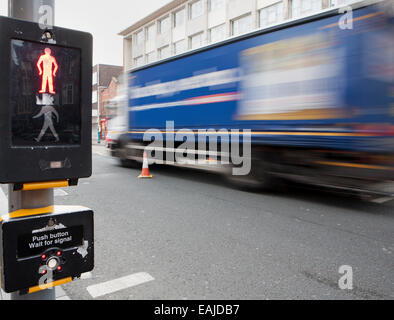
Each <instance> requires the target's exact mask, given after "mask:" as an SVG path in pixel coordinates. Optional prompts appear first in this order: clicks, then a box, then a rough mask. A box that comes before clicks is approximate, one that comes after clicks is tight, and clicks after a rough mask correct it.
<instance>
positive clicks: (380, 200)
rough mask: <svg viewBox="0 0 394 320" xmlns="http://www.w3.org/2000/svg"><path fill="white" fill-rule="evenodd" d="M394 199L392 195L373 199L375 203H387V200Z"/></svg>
mask: <svg viewBox="0 0 394 320" xmlns="http://www.w3.org/2000/svg"><path fill="white" fill-rule="evenodd" d="M393 199H394V198H392V197H382V198H377V199H373V200H371V201H372V202H374V203H379V204H382V203H385V202H389V201H391V200H393Z"/></svg>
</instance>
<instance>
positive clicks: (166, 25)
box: [158, 17, 171, 34]
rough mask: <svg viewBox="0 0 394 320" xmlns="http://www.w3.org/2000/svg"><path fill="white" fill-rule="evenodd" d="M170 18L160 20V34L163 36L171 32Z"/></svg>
mask: <svg viewBox="0 0 394 320" xmlns="http://www.w3.org/2000/svg"><path fill="white" fill-rule="evenodd" d="M170 26H171V25H170V17H166V18H164V19H161V20H159V24H158V33H159V34H163V33H166V32H168V31H169V30H170Z"/></svg>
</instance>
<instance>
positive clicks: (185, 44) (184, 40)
mask: <svg viewBox="0 0 394 320" xmlns="http://www.w3.org/2000/svg"><path fill="white" fill-rule="evenodd" d="M181 42H182V43H184V45H183V50H181V51H179V52H178V51H177V50H176V47H177V44H180V43H181ZM186 51H187V41H186V39H182V40H179V41H177V42H174V54H181V53H183V52H186Z"/></svg>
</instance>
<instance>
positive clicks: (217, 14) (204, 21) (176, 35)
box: [123, 0, 356, 70]
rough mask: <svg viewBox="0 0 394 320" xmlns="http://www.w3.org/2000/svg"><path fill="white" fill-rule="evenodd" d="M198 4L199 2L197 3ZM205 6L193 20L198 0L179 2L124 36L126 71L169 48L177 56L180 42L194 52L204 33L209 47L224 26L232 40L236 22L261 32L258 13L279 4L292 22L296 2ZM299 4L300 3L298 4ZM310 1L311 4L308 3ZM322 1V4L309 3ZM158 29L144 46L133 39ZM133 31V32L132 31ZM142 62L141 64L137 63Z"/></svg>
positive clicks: (329, 1)
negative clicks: (195, 39)
mask: <svg viewBox="0 0 394 320" xmlns="http://www.w3.org/2000/svg"><path fill="white" fill-rule="evenodd" d="M197 1H198V0H197ZM200 1H202V3H203V14H202V15H201V16H198V17H196V18H194V19H191V4H192V3H194V2H196V0H185V1H183V2H181V1H179V0H177V1H174V3H179V5H178V6H177V7H175V6H174V7H173V8H172V9H171V10H169V11H167V12H162V13H160V16H158V17H156V18H154V19H153V18H152V19H151V20H149V18H147V20H146V23H145V24H144V25H143V26H141V25H139V26H138V28H136V29H135V30H133V31H132V32H130V33H129V34H127V35H126V36H124V50H123V52H124V67H125V70H129V69H132V68H133V67H136V64H135V63H136V61H137V60H138V59H136V58H138V57H140V56H143V57H144V61H145V63H148V62H151V57H152V54H153V52H155V56H156V57H157V58H159V56H160V54H159V53H160V49H161V48H163V47H166V46H168V47H169V50H170V52H171V55H173V54H174V52H175V49H174V44H175V43H179V41H182V40H185V43H186V50H190V49H191V39H192V36H194V35H196V34H199V33H202V39H203V40H202V42H203V43H202V45H206V44H209V43H210V29H211V28H214V27H217V26H223V25H224V27H225V38H228V37H231V36H233V34H232V29H233V28H232V24H233V21H234V20H236V19H238V18H240V17H243V16H248V15H250V17H251V29H250V31H252V30H255V29H258V28H260V17H259V12H260V10H261V9H263V8H267V7H269V6H272V5H275V4H277V3H278V2H282V3H283V13H282V14H283V20H286V19H289V18H292V17H291V10H290V8H291V3H292V1H294V0H226V1H225V4H224V5H223V6H222V7H219V8H215V9H214V10H210V5H209V4H210V2H209V1H210V0H200ZM298 1H299V0H298ZM306 1H308V0H306ZM310 1H319V0H310ZM320 1H321V2H322V8H323V9H326V8H329V7H330V6H332V5H333V4H336V3H338V2H341V3H342V2H343V3H345V2H346V3H350V2H354V1H356V0H320ZM181 9H184V10H185V14H184V23H183V24H181V25H180V26H176V27H175V23H174V13H175V12H177V11H179V10H181ZM167 16H168V17H169V19H170V28H169V30H168V31H166V32H162V33H160V32H159V29H160V28H159V21H160V20H161V19H163V18H164V17H167ZM152 24H154V25H155V36H154V37H153V39H152V35H151V36H150V39H147V40H146V41H144V43H142V44H138V45H137V44H136V43H135V40H134V38H135V37H136V34H137V33H138V32H139V31H140V30H143V31H144V35H146V32H147V31H146V30H147V29H146V28H147V27H148V26H151V25H152ZM130 30H132V28H130ZM138 61H140V60H138Z"/></svg>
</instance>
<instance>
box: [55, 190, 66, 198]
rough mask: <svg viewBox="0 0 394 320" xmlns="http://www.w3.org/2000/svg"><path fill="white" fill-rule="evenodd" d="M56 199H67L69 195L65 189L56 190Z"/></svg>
mask: <svg viewBox="0 0 394 320" xmlns="http://www.w3.org/2000/svg"><path fill="white" fill-rule="evenodd" d="M54 195H55V197H65V196H68V193H67V192H66V191H64V190H63V189H55V191H54Z"/></svg>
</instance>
